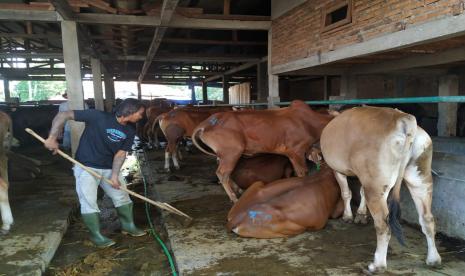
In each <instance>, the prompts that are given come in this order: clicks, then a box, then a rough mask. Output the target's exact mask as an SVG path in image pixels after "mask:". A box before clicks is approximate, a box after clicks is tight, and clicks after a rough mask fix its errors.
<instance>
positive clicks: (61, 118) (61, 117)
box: [49, 111, 74, 138]
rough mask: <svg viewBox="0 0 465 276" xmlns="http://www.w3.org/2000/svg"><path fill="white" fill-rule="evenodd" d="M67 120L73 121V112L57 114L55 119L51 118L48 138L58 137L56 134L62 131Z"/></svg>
mask: <svg viewBox="0 0 465 276" xmlns="http://www.w3.org/2000/svg"><path fill="white" fill-rule="evenodd" d="M68 120H74V111H64V112H58V114H57V115H56V116H55V118H53V121H52V129H51V130H50V135H49V137H50V136H53V137H55V138H56V137H58V134H60V132H61V131H62V130H63V126H64V125H65V123H66V121H68Z"/></svg>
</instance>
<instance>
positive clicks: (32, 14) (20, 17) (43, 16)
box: [0, 9, 58, 22]
mask: <svg viewBox="0 0 465 276" xmlns="http://www.w3.org/2000/svg"><path fill="white" fill-rule="evenodd" d="M0 20H7V21H25V20H29V21H42V22H58V14H57V12H56V11H37V10H13V9H11V10H10V9H8V10H6V9H4V10H0Z"/></svg>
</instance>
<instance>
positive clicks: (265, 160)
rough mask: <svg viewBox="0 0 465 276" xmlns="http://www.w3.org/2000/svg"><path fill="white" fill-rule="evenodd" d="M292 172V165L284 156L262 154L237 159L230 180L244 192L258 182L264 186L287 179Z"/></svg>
mask: <svg viewBox="0 0 465 276" xmlns="http://www.w3.org/2000/svg"><path fill="white" fill-rule="evenodd" d="M292 172H293V169H292V164H291V162H290V161H289V159H288V158H287V157H286V156H283V155H279V154H262V155H257V156H253V157H250V158H244V157H242V158H241V159H239V162H238V163H237V165H236V167H235V168H234V171H233V172H232V174H231V179H232V180H233V181H234V182H235V183H236V184H237V186H239V188H241V189H242V190H246V189H248V188H249V187H250V185H252V184H253V183H255V182H258V181H261V182H263V183H265V184H266V183H270V182H273V181H275V180H278V179H281V178H289V177H291V175H292ZM236 192H237V191H236Z"/></svg>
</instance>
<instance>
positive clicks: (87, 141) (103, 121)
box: [74, 109, 136, 169]
mask: <svg viewBox="0 0 465 276" xmlns="http://www.w3.org/2000/svg"><path fill="white" fill-rule="evenodd" d="M74 120H75V121H78V122H85V123H86V128H85V129H84V132H83V133H82V136H81V140H80V142H79V147H78V149H77V152H76V159H77V160H78V161H79V162H81V163H83V164H84V165H86V166H88V167H92V168H97V169H111V168H112V164H113V157H114V156H115V154H116V153H117V152H118V151H119V150H124V151H130V150H131V146H132V143H133V142H134V136H135V133H136V131H135V129H134V127H133V126H131V125H129V124H128V125H122V124H120V123H118V121H117V120H116V116H115V115H114V114H110V113H106V112H103V111H99V110H95V109H91V110H74Z"/></svg>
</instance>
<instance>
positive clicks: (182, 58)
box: [0, 53, 260, 63]
mask: <svg viewBox="0 0 465 276" xmlns="http://www.w3.org/2000/svg"><path fill="white" fill-rule="evenodd" d="M0 57H1V55H0ZM145 58H146V57H145V56H139V55H127V56H117V57H103V58H102V59H105V60H121V61H130V60H132V61H145ZM259 60H260V59H259V58H258V57H253V56H231V55H221V56H216V55H205V56H203V55H194V54H190V55H186V54H174V53H170V54H169V55H166V54H164V55H163V56H156V57H154V58H153V61H160V62H196V63H208V62H231V63H239V62H251V61H254V62H258V61H259Z"/></svg>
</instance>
